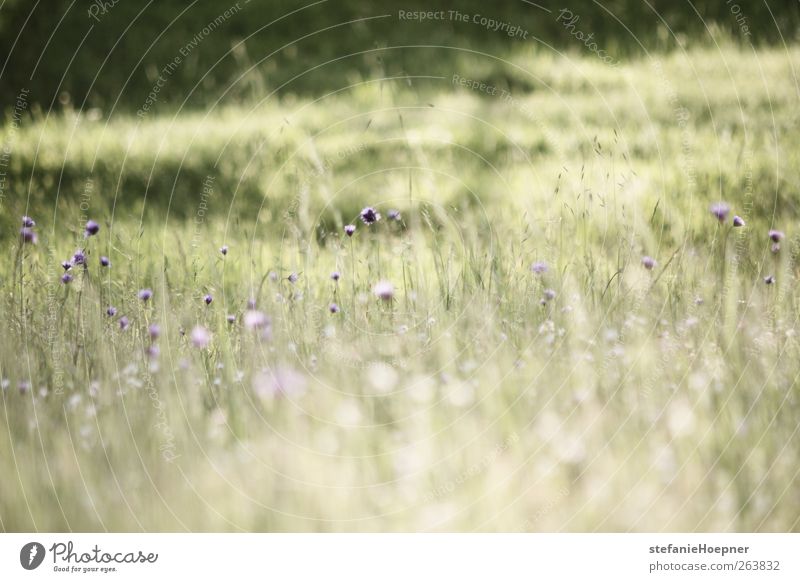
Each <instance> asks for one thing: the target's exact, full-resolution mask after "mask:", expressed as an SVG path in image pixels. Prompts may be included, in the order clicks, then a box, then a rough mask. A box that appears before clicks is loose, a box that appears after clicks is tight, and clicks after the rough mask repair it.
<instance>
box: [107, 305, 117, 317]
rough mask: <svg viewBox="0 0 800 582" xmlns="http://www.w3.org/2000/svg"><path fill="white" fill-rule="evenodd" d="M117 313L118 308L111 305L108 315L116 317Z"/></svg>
mask: <svg viewBox="0 0 800 582" xmlns="http://www.w3.org/2000/svg"><path fill="white" fill-rule="evenodd" d="M116 314H117V308H116V307H112V306H111V305H109V306H108V309H106V315H108V316H109V317H114V316H115V315H116Z"/></svg>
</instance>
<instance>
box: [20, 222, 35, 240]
mask: <svg viewBox="0 0 800 582" xmlns="http://www.w3.org/2000/svg"><path fill="white" fill-rule="evenodd" d="M19 236H20V237H21V238H22V242H24V243H30V244H36V241H38V240H39V237H38V236H37V235H36V233H35V232H34V231H33V229H32V228H31V227H29V226H23V227H22V228H21V229H20V230H19Z"/></svg>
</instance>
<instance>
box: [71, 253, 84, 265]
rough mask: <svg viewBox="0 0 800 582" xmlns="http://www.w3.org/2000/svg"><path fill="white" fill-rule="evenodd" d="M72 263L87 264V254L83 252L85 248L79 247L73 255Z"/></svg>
mask: <svg viewBox="0 0 800 582" xmlns="http://www.w3.org/2000/svg"><path fill="white" fill-rule="evenodd" d="M72 264H73V265H84V264H86V254H85V253H84V252H83V249H78V250H77V251H75V254H74V255H72Z"/></svg>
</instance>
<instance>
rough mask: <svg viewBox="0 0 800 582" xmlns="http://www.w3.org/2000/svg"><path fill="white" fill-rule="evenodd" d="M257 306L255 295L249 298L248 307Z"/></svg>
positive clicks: (253, 307)
mask: <svg viewBox="0 0 800 582" xmlns="http://www.w3.org/2000/svg"><path fill="white" fill-rule="evenodd" d="M255 308H256V299H255V297H251V298H250V299H248V300H247V309H255Z"/></svg>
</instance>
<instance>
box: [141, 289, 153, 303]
mask: <svg viewBox="0 0 800 582" xmlns="http://www.w3.org/2000/svg"><path fill="white" fill-rule="evenodd" d="M152 296H153V291H152V290H151V289H142V290H141V291H139V299H141V300H142V301H145V302H147V301H149V300H150V298H151V297H152Z"/></svg>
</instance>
